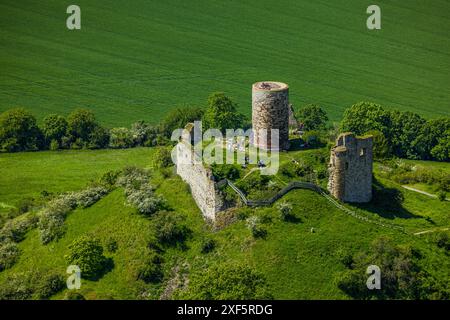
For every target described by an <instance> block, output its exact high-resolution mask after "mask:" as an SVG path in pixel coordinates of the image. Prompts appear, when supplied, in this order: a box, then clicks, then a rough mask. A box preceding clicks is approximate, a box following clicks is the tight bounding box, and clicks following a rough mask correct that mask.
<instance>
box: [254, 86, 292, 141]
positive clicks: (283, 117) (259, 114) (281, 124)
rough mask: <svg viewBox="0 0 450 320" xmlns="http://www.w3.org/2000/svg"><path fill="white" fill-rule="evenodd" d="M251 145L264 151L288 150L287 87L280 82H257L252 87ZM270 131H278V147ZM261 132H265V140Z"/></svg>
mask: <svg viewBox="0 0 450 320" xmlns="http://www.w3.org/2000/svg"><path fill="white" fill-rule="evenodd" d="M252 125H253V134H254V136H253V145H255V146H257V147H259V148H262V149H265V150H275V149H280V150H287V149H288V148H289V86H288V85H287V84H285V83H281V82H273V81H266V82H257V83H255V84H253V87H252ZM270 129H278V130H279V139H280V140H279V147H278V148H275V146H273V143H272V141H271V134H270ZM262 132H267V138H265V137H264V135H263V134H262Z"/></svg>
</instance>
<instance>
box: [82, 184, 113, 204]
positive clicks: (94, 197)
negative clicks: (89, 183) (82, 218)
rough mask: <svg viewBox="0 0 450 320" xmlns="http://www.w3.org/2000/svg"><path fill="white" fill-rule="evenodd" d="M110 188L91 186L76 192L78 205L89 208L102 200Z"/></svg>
mask: <svg viewBox="0 0 450 320" xmlns="http://www.w3.org/2000/svg"><path fill="white" fill-rule="evenodd" d="M107 193H108V190H107V189H106V188H104V187H91V188H88V189H85V190H82V191H80V192H78V193H76V195H75V197H76V202H77V205H78V206H79V207H81V208H87V207H90V206H91V205H93V204H94V203H96V202H97V201H98V200H100V199H101V198H102V197H103V196H104V195H106V194H107Z"/></svg>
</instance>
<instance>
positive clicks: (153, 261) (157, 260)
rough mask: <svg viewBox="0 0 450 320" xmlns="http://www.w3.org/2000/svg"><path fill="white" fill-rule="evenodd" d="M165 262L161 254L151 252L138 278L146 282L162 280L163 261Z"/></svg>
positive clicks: (139, 271) (140, 269)
mask: <svg viewBox="0 0 450 320" xmlns="http://www.w3.org/2000/svg"><path fill="white" fill-rule="evenodd" d="M162 262H163V260H162V258H161V256H160V255H159V254H157V253H156V252H152V251H151V252H149V254H148V256H147V257H146V258H145V261H144V263H143V265H142V266H141V267H140V268H139V270H138V275H137V279H138V280H142V281H144V282H145V283H150V282H151V283H156V282H160V281H161V280H162V278H163V276H164V274H163V271H162V266H161V263H162Z"/></svg>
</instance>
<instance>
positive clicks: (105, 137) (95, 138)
mask: <svg viewBox="0 0 450 320" xmlns="http://www.w3.org/2000/svg"><path fill="white" fill-rule="evenodd" d="M108 143H109V132H108V130H107V129H105V128H103V127H102V126H100V125H98V126H96V127H95V128H94V130H92V132H91V133H90V134H89V142H88V143H87V147H88V148H89V149H101V148H106V147H107V146H108Z"/></svg>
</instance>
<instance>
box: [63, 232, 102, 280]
mask: <svg viewBox="0 0 450 320" xmlns="http://www.w3.org/2000/svg"><path fill="white" fill-rule="evenodd" d="M66 260H67V262H68V263H70V264H73V265H77V266H78V267H79V268H80V269H81V276H82V277H83V278H86V279H95V278H97V277H98V276H100V275H101V273H102V272H103V271H104V270H105V267H106V263H107V259H106V257H105V256H104V255H103V247H102V245H101V244H100V241H99V240H96V239H93V238H90V237H88V236H82V237H80V238H78V239H75V240H74V241H73V242H72V244H71V245H70V246H69V254H68V255H67V256H66Z"/></svg>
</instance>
